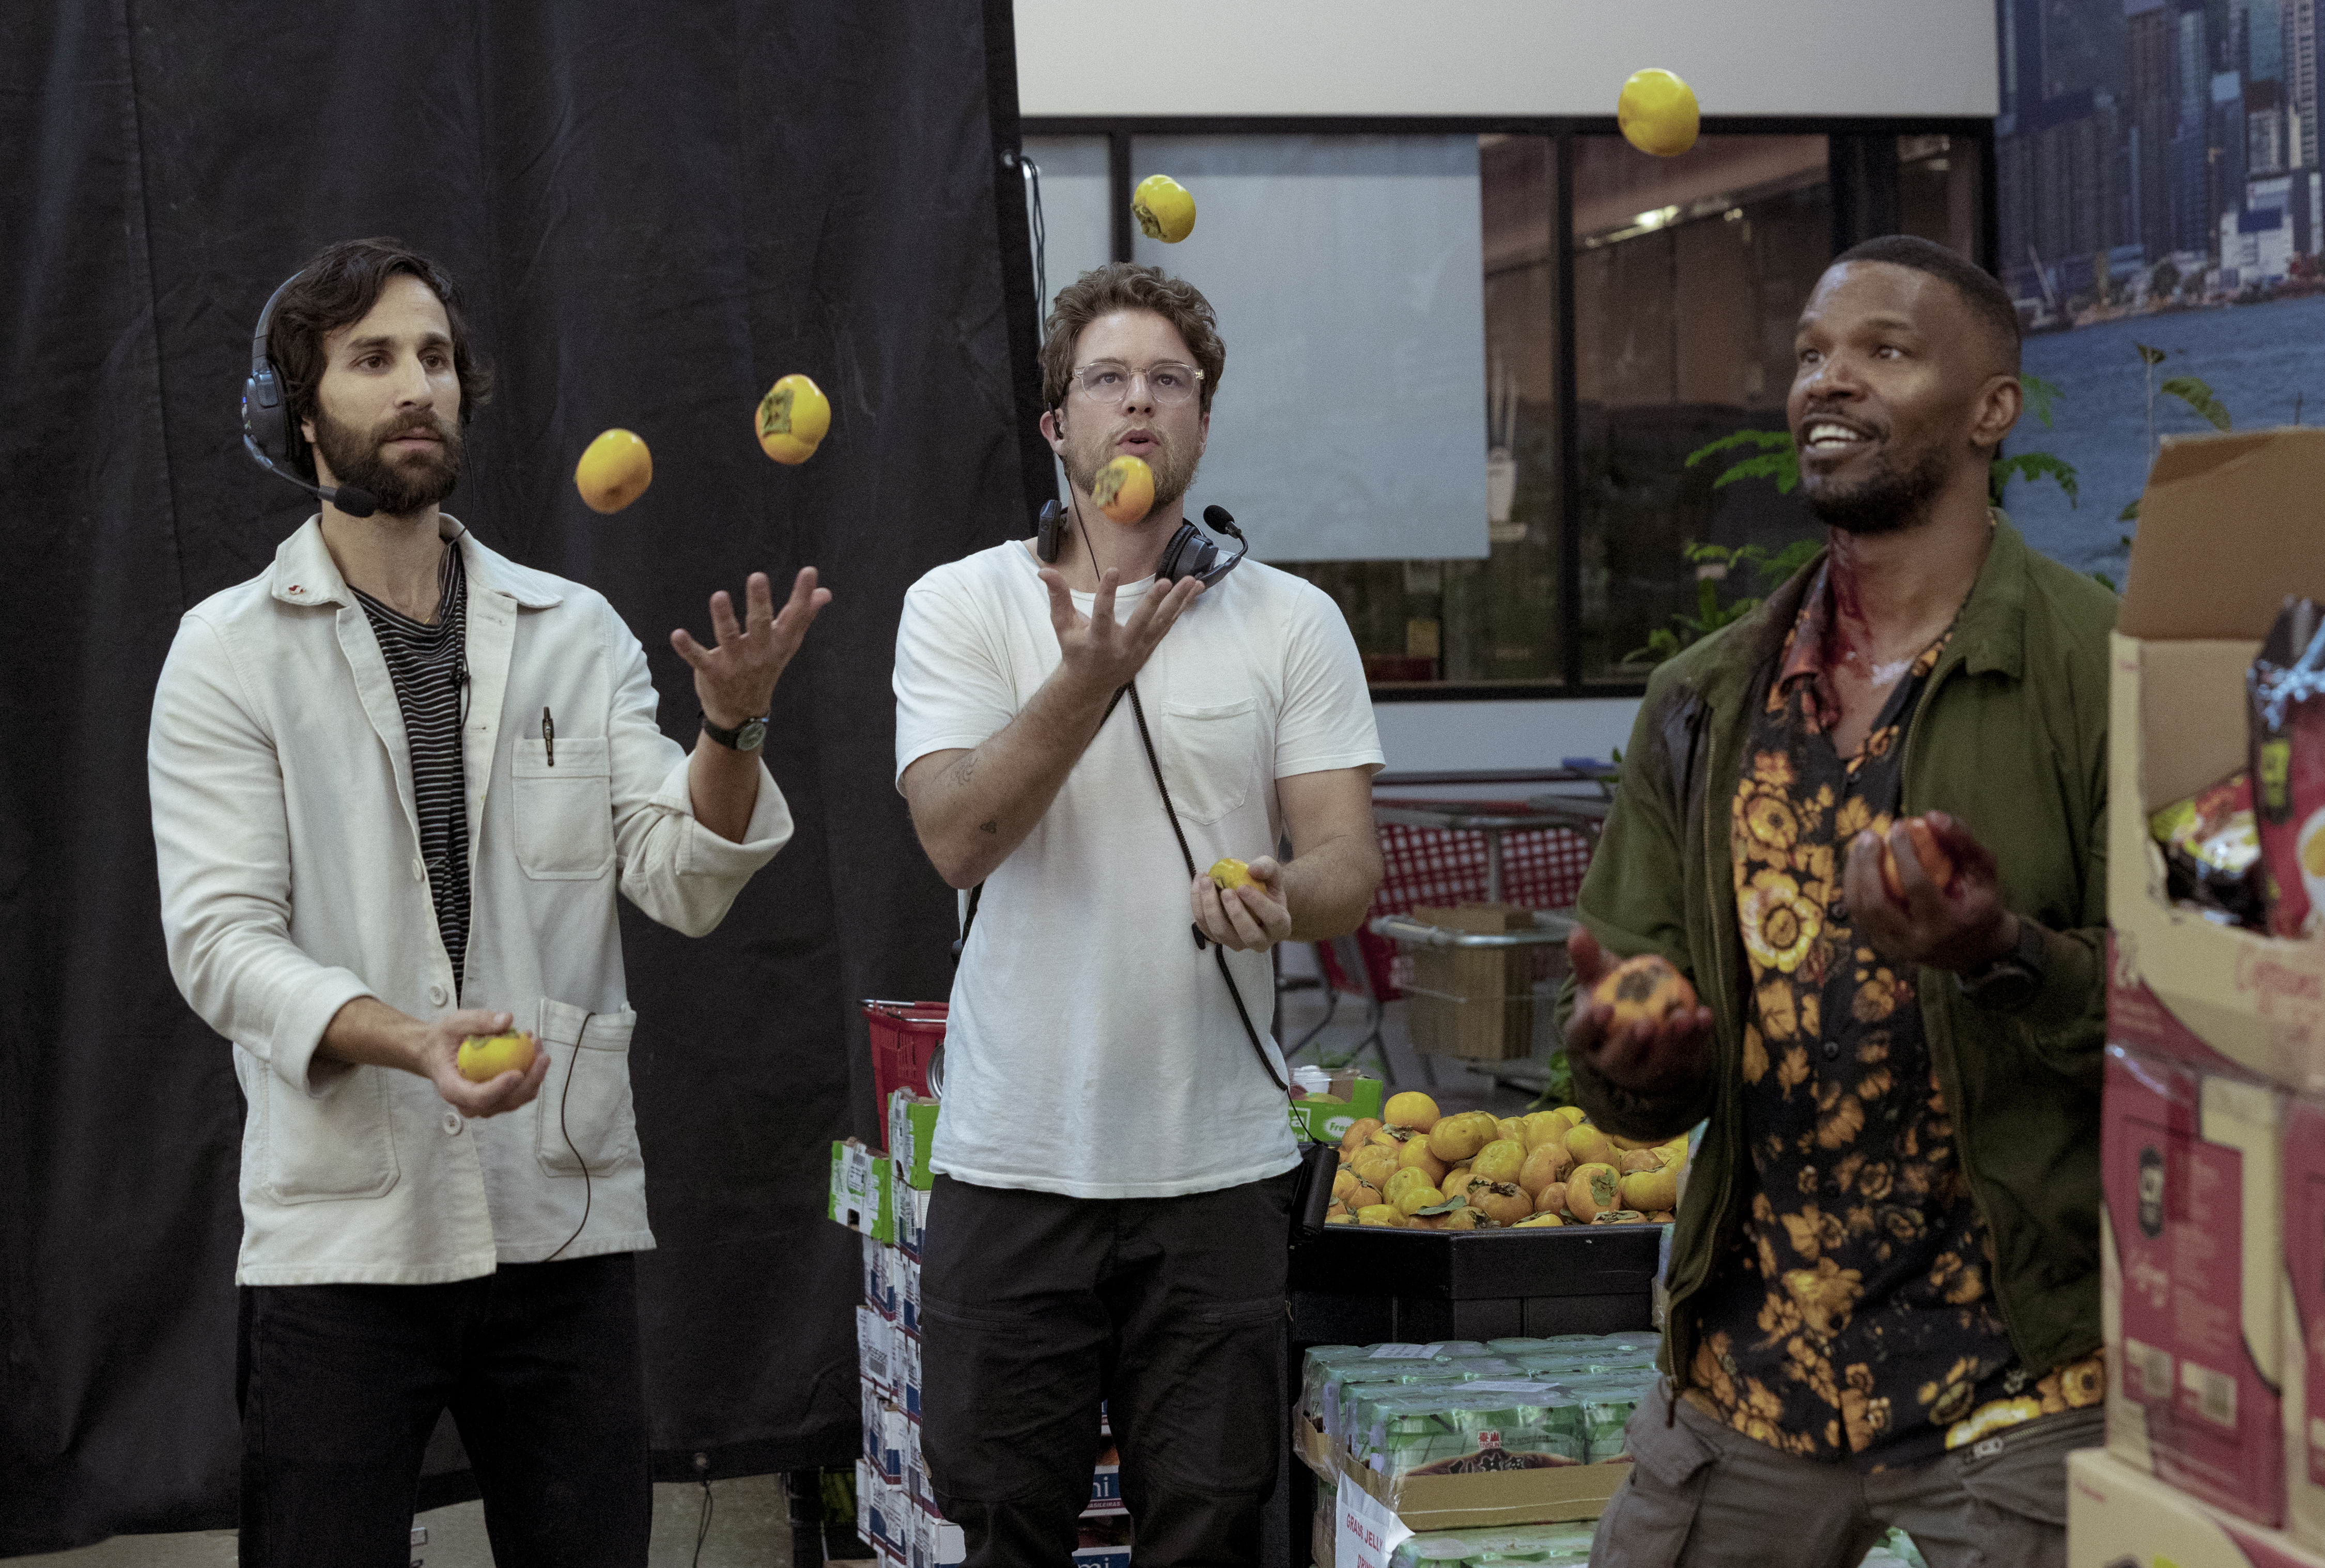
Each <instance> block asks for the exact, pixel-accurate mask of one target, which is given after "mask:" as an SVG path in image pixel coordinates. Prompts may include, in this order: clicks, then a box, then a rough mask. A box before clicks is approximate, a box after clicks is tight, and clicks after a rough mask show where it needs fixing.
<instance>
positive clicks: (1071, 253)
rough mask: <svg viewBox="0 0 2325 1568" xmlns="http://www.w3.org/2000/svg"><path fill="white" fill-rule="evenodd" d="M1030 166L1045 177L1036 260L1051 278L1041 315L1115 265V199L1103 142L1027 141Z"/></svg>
mask: <svg viewBox="0 0 2325 1568" xmlns="http://www.w3.org/2000/svg"><path fill="white" fill-rule="evenodd" d="M1024 146H1025V158H1026V161H1027V162H1030V163H1032V164H1033V167H1034V168H1035V169H1037V170H1039V171H1040V172H1041V193H1042V230H1043V232H1042V234H1040V235H1037V236H1036V237H1035V238H1036V240H1037V241H1039V242H1040V243H1038V244H1037V245H1036V246H1035V247H1034V252H1033V254H1034V255H1035V256H1036V257H1037V258H1039V260H1040V262H1041V264H1042V272H1043V273H1044V274H1047V275H1046V276H1045V277H1043V278H1042V279H1041V280H1039V281H1038V283H1037V286H1041V285H1046V288H1045V289H1044V292H1042V316H1043V317H1044V318H1047V317H1048V315H1049V313H1050V302H1051V300H1052V299H1054V298H1056V297H1057V292H1058V291H1059V290H1060V289H1062V288H1064V287H1065V286H1066V285H1067V284H1068V283H1072V282H1073V281H1074V280H1075V279H1076V278H1078V277H1079V276H1081V275H1082V274H1084V273H1086V272H1088V271H1089V270H1090V269H1091V268H1092V267H1102V266H1104V265H1105V264H1107V262H1108V261H1109V260H1111V259H1112V252H1113V248H1114V195H1113V186H1112V182H1111V181H1110V180H1109V178H1108V174H1107V138H1105V137H1104V136H1028V137H1026V138H1025V143H1024Z"/></svg>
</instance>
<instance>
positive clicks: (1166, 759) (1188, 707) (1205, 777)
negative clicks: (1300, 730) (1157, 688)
mask: <svg viewBox="0 0 2325 1568" xmlns="http://www.w3.org/2000/svg"><path fill="white" fill-rule="evenodd" d="M1162 718H1163V722H1162V723H1161V725H1160V726H1158V728H1159V729H1160V730H1161V733H1160V734H1159V735H1157V736H1156V737H1155V740H1156V744H1157V747H1158V748H1159V750H1160V752H1161V755H1162V759H1163V777H1164V778H1166V779H1168V780H1169V781H1170V783H1171V800H1172V803H1173V804H1174V805H1176V806H1177V807H1178V809H1179V815H1180V816H1181V817H1182V818H1184V819H1185V820H1186V821H1190V822H1204V823H1209V822H1216V821H1219V820H1220V819H1221V818H1222V817H1225V816H1227V814H1228V813H1229V812H1235V811H1237V810H1239V809H1240V808H1241V807H1242V805H1243V803H1244V802H1245V801H1246V800H1248V799H1250V798H1251V784H1252V776H1253V775H1254V774H1255V772H1256V771H1257V768H1258V751H1259V699H1258V698H1256V697H1246V698H1244V699H1243V700H1240V701H1237V702H1217V703H1193V702H1180V701H1175V700H1165V701H1164V702H1163V715H1162Z"/></svg>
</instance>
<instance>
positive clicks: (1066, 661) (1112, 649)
mask: <svg viewBox="0 0 2325 1568" xmlns="http://www.w3.org/2000/svg"><path fill="white" fill-rule="evenodd" d="M1121 581H1122V573H1120V572H1119V571H1116V570H1115V569H1114V568H1112V567H1108V568H1107V569H1106V571H1105V572H1104V573H1103V574H1101V575H1100V576H1099V578H1098V597H1097V598H1095V599H1093V600H1091V602H1090V613H1089V614H1088V615H1084V614H1082V613H1081V612H1080V611H1079V610H1078V609H1076V608H1074V596H1073V593H1072V591H1071V590H1070V589H1068V588H1067V587H1066V580H1065V577H1064V575H1063V574H1061V572H1059V571H1057V570H1056V569H1055V568H1053V567H1046V566H1045V567H1043V568H1042V586H1044V587H1045V588H1047V589H1049V590H1050V626H1051V628H1052V629H1053V630H1055V631H1056V632H1057V634H1058V654H1059V659H1060V662H1059V665H1058V674H1059V676H1060V677H1062V678H1063V679H1065V680H1067V681H1069V682H1072V684H1073V685H1074V686H1075V687H1076V688H1077V689H1078V690H1079V692H1080V693H1081V695H1082V696H1084V697H1086V698H1088V697H1096V696H1103V695H1105V694H1107V693H1109V692H1112V691H1115V690H1116V688H1118V687H1120V686H1121V685H1123V684H1124V683H1125V682H1127V681H1128V680H1129V679H1130V678H1131V677H1132V676H1134V675H1135V674H1137V673H1138V672H1139V671H1140V670H1142V669H1144V668H1145V666H1146V660H1147V657H1148V655H1150V654H1153V652H1154V649H1155V647H1156V645H1159V644H1160V643H1161V642H1162V641H1163V633H1165V632H1167V631H1169V630H1170V629H1171V628H1172V626H1175V625H1176V624H1178V620H1179V617H1181V615H1183V614H1185V613H1186V609H1187V607H1188V606H1189V605H1190V604H1192V603H1194V602H1195V596H1196V595H1197V594H1199V593H1200V592H1202V591H1203V584H1202V581H1201V580H1200V579H1199V578H1192V577H1189V578H1182V579H1181V580H1179V581H1177V582H1175V583H1172V585H1171V590H1170V591H1169V592H1168V593H1157V592H1155V591H1154V589H1147V590H1146V597H1145V598H1144V599H1143V600H1141V601H1140V602H1139V606H1138V608H1136V609H1135V610H1132V611H1131V612H1130V618H1129V619H1128V620H1126V621H1124V622H1122V623H1120V624H1119V625H1117V624H1116V621H1115V618H1114V590H1115V589H1116V586H1118V585H1119V584H1120V582H1121ZM1155 586H1156V587H1158V588H1159V587H1160V586H1161V584H1160V583H1157V584H1156V585H1155Z"/></svg>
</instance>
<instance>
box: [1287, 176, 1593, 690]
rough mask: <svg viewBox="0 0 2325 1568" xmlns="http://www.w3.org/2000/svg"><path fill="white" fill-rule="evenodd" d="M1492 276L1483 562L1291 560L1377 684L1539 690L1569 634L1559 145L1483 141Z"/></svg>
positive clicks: (1481, 180)
mask: <svg viewBox="0 0 2325 1568" xmlns="http://www.w3.org/2000/svg"><path fill="white" fill-rule="evenodd" d="M1477 178H1478V184H1477V205H1478V212H1479V230H1480V241H1481V244H1480V257H1481V260H1480V267H1481V270H1482V272H1483V274H1484V283H1485V287H1484V293H1483V299H1482V303H1483V309H1484V314H1485V359H1484V366H1483V370H1484V380H1485V388H1484V390H1485V410H1486V449H1487V450H1486V493H1485V503H1486V505H1485V511H1486V540H1487V554H1486V558H1485V559H1484V560H1476V559H1470V560H1444V559H1431V560H1420V561H1329V562H1318V561H1308V562H1302V563H1299V564H1294V565H1291V566H1290V567H1289V570H1291V571H1296V572H1299V573H1300V574H1301V575H1302V576H1304V577H1306V578H1307V579H1308V580H1310V581H1311V582H1314V583H1315V584H1317V585H1318V586H1319V587H1320V588H1322V589H1324V590H1325V591H1326V592H1327V593H1329V594H1330V595H1331V596H1332V597H1333V598H1335V599H1337V600H1338V601H1339V605H1340V608H1342V610H1344V611H1345V612H1346V613H1347V615H1348V623H1349V625H1350V626H1351V627H1352V628H1353V629H1354V630H1355V633H1356V637H1357V648H1358V649H1359V650H1360V651H1361V652H1362V653H1363V654H1364V658H1365V673H1366V675H1367V676H1368V677H1369V678H1370V679H1371V681H1372V682H1373V683H1374V684H1375V685H1376V686H1380V687H1387V688H1392V689H1394V688H1402V687H1414V686H1422V685H1426V684H1429V683H1433V682H1461V683H1464V684H1477V683H1484V682H1505V683H1523V684H1527V685H1540V684H1542V683H1544V682H1555V681H1558V680H1560V679H1561V678H1562V675H1563V672H1564V668H1565V650H1564V646H1563V645H1562V644H1561V641H1560V637H1559V628H1558V584H1559V546H1560V534H1561V502H1560V496H1559V492H1558V471H1559V470H1558V446H1559V420H1558V402H1557V398H1558V322H1559V312H1558V290H1557V277H1556V267H1555V263H1556V248H1555V247H1556V239H1555V237H1556V234H1557V218H1556V213H1555V210H1554V209H1555V203H1556V201H1557V197H1558V180H1557V144H1556V143H1555V142H1553V141H1552V139H1551V138H1549V137H1547V136H1518V135H1487V136H1480V137H1478V138H1477Z"/></svg>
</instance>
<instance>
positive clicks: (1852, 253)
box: [1832, 234, 2025, 376]
mask: <svg viewBox="0 0 2325 1568" xmlns="http://www.w3.org/2000/svg"><path fill="white" fill-rule="evenodd" d="M1843 262H1885V263H1887V264H1889V265H1891V266H1896V267H1911V268H1912V269H1913V271H1915V272H1917V273H1927V274H1930V275H1931V277H1934V278H1943V279H1944V280H1945V281H1946V282H1947V283H1951V284H1952V285H1953V289H1954V292H1955V293H1957V294H1959V295H1960V296H1961V300H1962V302H1963V303H1964V304H1966V305H1968V307H1969V308H1970V313H1971V314H1972V315H1974V316H1976V317H1977V318H1978V321H1979V323H1980V324H1981V325H1983V326H1984V327H1985V328H1986V329H1987V334H1988V335H1989V336H1991V337H1992V338H1993V339H1995V341H1996V345H1997V346H1999V347H2000V348H2002V350H2003V353H2004V356H2005V358H2007V359H2008V361H2009V364H2010V373H2011V374H2012V375H2014V376H2015V375H2016V374H2017V373H2018V353H2019V347H2020V345H2021V344H2022V343H2023V342H2024V339H2025V331H2024V329H2023V328H2022V327H2021V326H2020V325H2019V321H2018V307H2017V306H2015V305H2014V304H2012V303H2011V302H2010V295H2009V294H2008V292H2005V290H2004V288H2003V286H2002V285H2001V284H2000V283H1996V282H1995V281H1994V277H1993V275H1992V274H1989V273H1988V272H1987V270H1986V269H1985V268H1984V267H1981V266H1979V265H1978V264H1975V263H1973V262H1968V261H1964V260H1963V259H1962V257H1961V255H1960V254H1959V252H1956V251H1951V250H1948V249H1947V248H1946V247H1945V246H1941V245H1940V244H1938V243H1937V242H1936V241H1934V240H1928V239H1923V238H1922V237H1920V236H1919V235H1912V234H1885V235H1883V236H1881V237H1879V238H1878V239H1868V240H1866V242H1865V243H1864V244H1862V245H1856V246H1850V247H1849V248H1848V249H1847V250H1845V251H1843V252H1841V253H1840V254H1839V255H1837V256H1835V257H1833V258H1832V264H1833V265H1834V266H1839V265H1840V264H1841V263H1843Z"/></svg>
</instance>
